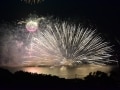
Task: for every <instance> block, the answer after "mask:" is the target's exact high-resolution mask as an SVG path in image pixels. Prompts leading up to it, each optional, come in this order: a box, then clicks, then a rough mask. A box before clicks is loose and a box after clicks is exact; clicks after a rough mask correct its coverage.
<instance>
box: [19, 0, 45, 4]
mask: <svg viewBox="0 0 120 90" xmlns="http://www.w3.org/2000/svg"><path fill="white" fill-rule="evenodd" d="M21 1H24V2H26V3H29V4H37V3H40V2H42V1H43V0H21Z"/></svg>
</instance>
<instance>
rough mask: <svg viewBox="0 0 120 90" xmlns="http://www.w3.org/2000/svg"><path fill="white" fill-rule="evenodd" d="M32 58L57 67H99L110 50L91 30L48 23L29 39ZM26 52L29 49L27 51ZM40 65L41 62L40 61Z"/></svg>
mask: <svg viewBox="0 0 120 90" xmlns="http://www.w3.org/2000/svg"><path fill="white" fill-rule="evenodd" d="M30 45H31V46H32V55H33V57H34V58H38V59H39V60H40V59H42V61H49V60H51V59H52V61H54V62H56V63H58V64H59V65H74V64H78V63H79V64H85V63H87V64H99V65H103V64H106V63H110V62H115V60H110V57H111V54H110V53H111V51H112V48H111V46H109V43H108V42H104V40H103V39H102V38H101V37H100V36H99V35H96V33H95V30H91V29H88V28H86V29H85V28H82V27H81V26H80V25H79V26H78V27H76V26H75V25H70V24H68V23H65V22H63V23H61V24H60V23H51V22H50V23H49V24H47V25H46V27H45V28H44V30H42V29H41V31H39V32H37V34H36V35H34V36H33V37H32V38H31V44H30ZM28 50H30V49H28ZM40 61H41V60H40Z"/></svg>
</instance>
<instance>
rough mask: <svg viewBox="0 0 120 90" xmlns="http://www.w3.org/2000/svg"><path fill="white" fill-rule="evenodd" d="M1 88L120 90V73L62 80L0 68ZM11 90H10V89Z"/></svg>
mask: <svg viewBox="0 0 120 90" xmlns="http://www.w3.org/2000/svg"><path fill="white" fill-rule="evenodd" d="M1 88H30V89H31V88H41V89H43V88H44V89H45V90H46V89H51V88H53V89H55V88H57V90H58V89H62V90H63V89H73V90H76V89H78V90H80V89H82V90H84V89H85V90H86V89H92V90H120V73H119V72H111V73H110V75H109V76H108V75H107V74H106V73H104V72H101V71H97V72H94V73H89V75H88V76H86V77H85V78H84V80H83V79H79V78H75V79H64V78H59V77H57V76H51V75H44V74H35V73H28V72H23V71H17V72H15V73H14V74H13V73H11V72H9V71H8V70H6V69H2V68H0V90H2V89H1ZM10 90H11V89H10Z"/></svg>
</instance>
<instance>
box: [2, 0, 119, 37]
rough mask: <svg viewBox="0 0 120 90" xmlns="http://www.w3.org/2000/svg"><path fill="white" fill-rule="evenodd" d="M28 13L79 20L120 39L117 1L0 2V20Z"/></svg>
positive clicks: (9, 0) (4, 0)
mask: <svg viewBox="0 0 120 90" xmlns="http://www.w3.org/2000/svg"><path fill="white" fill-rule="evenodd" d="M30 13H34V14H35V13H36V14H38V15H43V16H46V15H53V16H55V17H62V18H64V17H66V18H79V19H81V20H82V21H83V22H86V21H87V22H91V23H93V24H96V27H97V28H98V30H100V31H101V32H102V33H104V34H105V35H106V37H107V36H108V37H110V38H114V37H117V38H120V35H119V30H120V27H119V26H120V25H119V24H120V23H119V22H120V2H119V0H118V1H116V0H44V2H42V3H40V4H35V5H29V4H26V3H24V2H21V0H0V20H6V21H12V20H17V19H21V18H25V17H27V16H28V15H29V14H30ZM108 33H109V34H108Z"/></svg>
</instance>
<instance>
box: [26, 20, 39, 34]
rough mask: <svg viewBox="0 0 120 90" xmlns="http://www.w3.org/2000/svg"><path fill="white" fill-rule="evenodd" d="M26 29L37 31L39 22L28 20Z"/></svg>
mask: <svg viewBox="0 0 120 90" xmlns="http://www.w3.org/2000/svg"><path fill="white" fill-rule="evenodd" d="M26 29H27V31H29V32H35V31H36V30H37V29H38V22H37V21H32V20H31V21H28V22H27V23H26Z"/></svg>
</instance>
